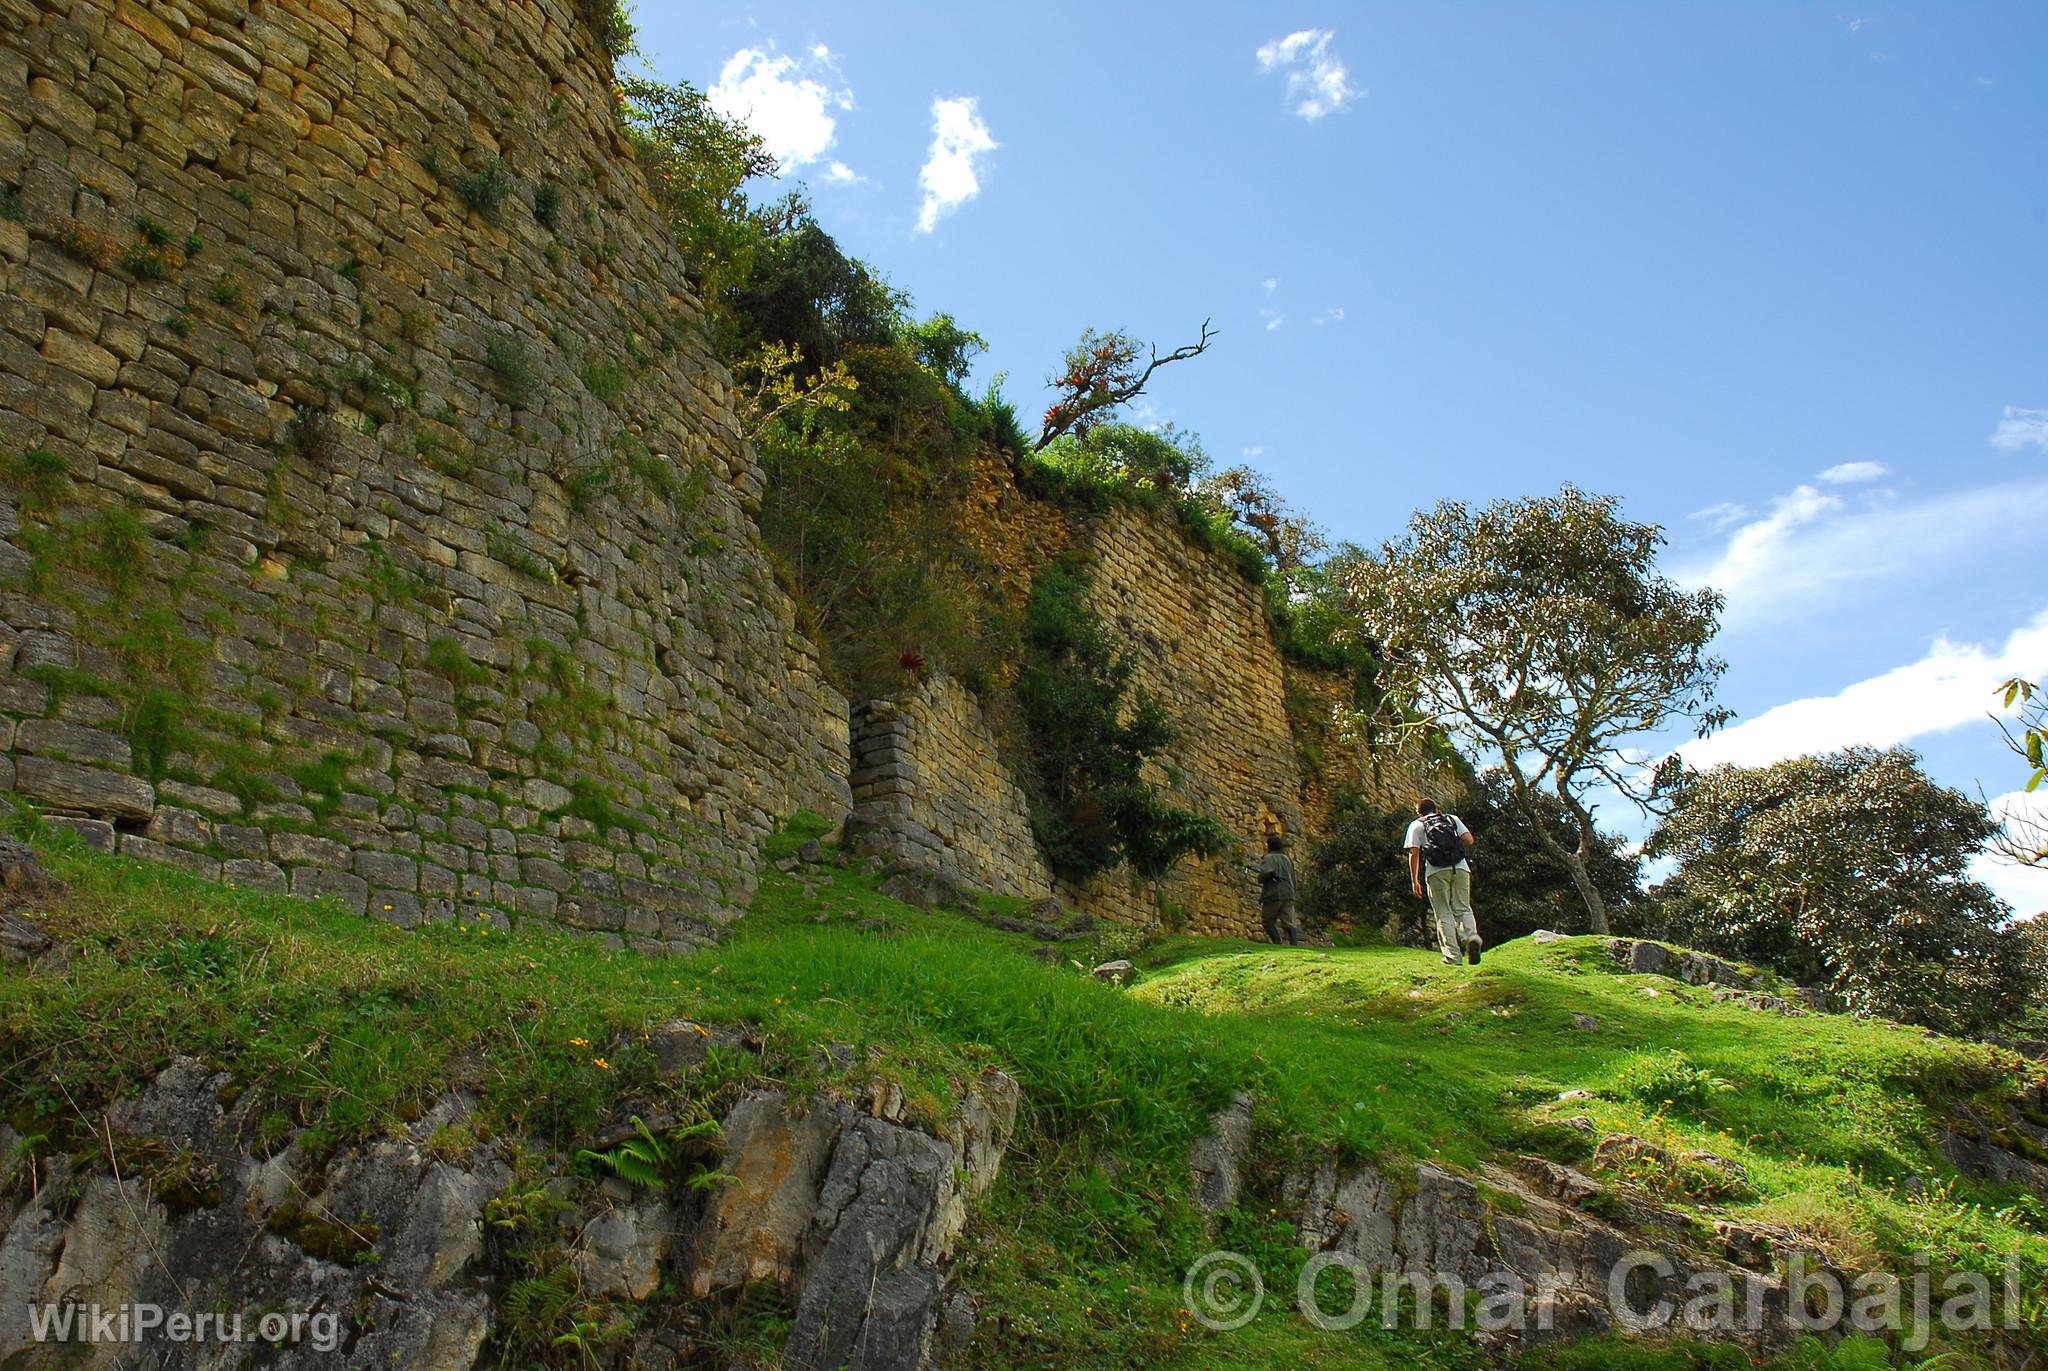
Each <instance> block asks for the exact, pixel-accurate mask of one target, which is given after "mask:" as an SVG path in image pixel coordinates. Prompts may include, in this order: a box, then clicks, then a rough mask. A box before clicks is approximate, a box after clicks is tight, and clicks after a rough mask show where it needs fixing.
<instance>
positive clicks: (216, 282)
mask: <svg viewBox="0 0 2048 1371" xmlns="http://www.w3.org/2000/svg"><path fill="white" fill-rule="evenodd" d="M206 293H207V294H208V295H210V296H212V297H213V302H214V303H215V304H216V305H221V306H224V307H226V308H228V309H240V308H241V307H242V282H241V278H240V277H238V276H235V275H234V274H233V273H231V272H223V273H222V274H221V275H219V276H216V277H214V279H213V284H212V285H211V286H209V287H208V288H207V292H206Z"/></svg>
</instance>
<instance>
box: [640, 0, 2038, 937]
mask: <svg viewBox="0 0 2048 1371" xmlns="http://www.w3.org/2000/svg"><path fill="white" fill-rule="evenodd" d="M637 18H638V21H639V24H640V32H641V42H642V46H643V47H644V49H645V50H646V53H647V57H648V60H649V62H650V63H651V65H652V66H653V68H654V69H655V70H656V71H657V72H658V73H659V74H661V75H662V76H664V77H668V78H671V79H673V78H687V79H689V80H691V81H693V82H695V83H697V84H698V85H699V86H700V87H703V88H705V89H707V90H711V91H713V94H714V99H715V100H718V101H719V102H721V103H722V104H723V105H724V106H726V107H727V108H730V109H734V110H743V111H745V112H747V113H748V114H749V115H750V122H751V123H752V124H753V125H754V126H755V127H756V128H757V129H758V130H760V131H762V132H763V133H764V134H766V135H767V136H768V137H769V139H770V142H771V145H772V146H774V147H775V149H776V150H777V151H778V153H780V154H781V155H782V157H783V159H784V162H785V168H786V173H785V174H786V179H787V180H788V181H790V182H792V183H794V182H798V181H801V182H803V183H804V184H805V185H807V186H808V187H809V190H810V193H811V196H812V199H813V201H814V203H815V205H816V208H817V213H818V217H819V219H820V221H821V222H822V223H823V224H824V225H825V226H826V228H827V229H828V230H830V231H831V232H832V233H833V234H834V235H835V236H836V237H838V238H839V240H840V242H841V243H842V244H843V245H844V246H845V247H846V248H847V249H848V250H849V251H851V252H853V253H855V254H856V255H858V256H860V257H862V258H864V259H866V260H867V261H869V262H871V263H873V264H875V265H876V266H877V267H879V268H880V269H881V270H882V271H883V272H884V273H886V274H887V275H888V276H889V277H890V279H891V280H892V281H893V282H894V283H895V284H896V285H897V286H899V287H901V288H903V289H905V290H907V291H909V292H910V293H911V294H912V296H913V297H914V298H915V300H916V302H917V305H918V307H919V308H920V310H922V311H927V312H928V311H932V310H945V311H947V312H949V313H951V314H952V315H954V316H955V317H956V318H957V319H959V320H960V321H961V322H962V323H963V324H966V325H967V326H969V327H972V328H975V329H977V330H979V331H980V332H981V333H982V334H983V335H984V336H986V337H987V339H988V340H989V342H990V345H991V346H990V351H989V352H988V354H987V355H986V356H984V357H983V358H982V359H981V361H980V363H979V365H978V366H977V369H976V377H977V381H978V382H980V383H985V382H987V381H988V380H990V379H992V378H994V377H995V376H996V375H998V374H999V373H1006V374H1007V380H1006V381H1005V390H1006V392H1007V393H1008V394H1009V396H1010V397H1011V398H1012V399H1013V400H1014V401H1016V402H1017V404H1018V408H1019V410H1020V412H1022V413H1023V414H1025V415H1026V416H1030V415H1033V414H1036V413H1037V412H1038V411H1039V410H1040V409H1042V408H1043V406H1044V404H1045V403H1046V400H1047V398H1048V396H1047V394H1046V391H1045V388H1044V385H1043V382H1044V380H1045V378H1046V377H1047V376H1048V375H1049V374H1050V373H1051V371H1052V369H1053V367H1054V365H1055V363H1056V361H1057V359H1058V356H1059V354H1060V352H1061V350H1062V349H1063V348H1065V347H1066V346H1067V345H1068V344H1070V343H1071V342H1072V341H1073V340H1074V338H1075V337H1076V336H1077V335H1078V334H1079V333H1080V331H1081V330H1082V329H1083V328H1084V327H1089V326H1093V327H1097V328H1112V327H1114V328H1124V329H1128V330H1130V331H1131V332H1133V333H1134V334H1137V335H1139V336H1141V337H1146V338H1152V339H1156V340H1158V341H1159V342H1160V343H1161V344H1162V350H1163V348H1164V347H1168V346H1172V345H1174V344H1177V343H1181V342H1186V341H1189V340H1191V339H1192V338H1193V337H1194V336H1195V333H1196V331H1197V329H1198V327H1199V326H1200V324H1201V322H1202V320H1203V319H1204V318H1210V319H1212V320H1213V322H1214V325H1215V327H1216V328H1217V329H1218V330H1219V331H1220V336H1219V337H1218V339H1217V341H1216V343H1215V345H1214V347H1213V348H1212V349H1211V352H1210V353H1209V355H1207V356H1205V357H1202V358H1200V359H1198V360H1196V361H1193V362H1190V363H1186V364H1184V365H1181V366H1176V367H1173V368H1170V369H1168V370H1166V371H1163V372H1161V373H1160V374H1159V376H1158V378H1157V385H1156V387H1155V389H1156V394H1155V395H1154V396H1153V397H1152V399H1151V402H1150V404H1149V406H1148V407H1147V408H1146V409H1145V410H1144V411H1142V412H1141V413H1140V414H1139V415H1138V416H1137V417H1139V418H1140V419H1141V420H1143V421H1151V422H1163V421H1166V420H1171V421H1173V422H1175V423H1177V424H1179V425H1181V426H1183V427H1186V428H1190V429H1193V430H1194V431H1196V432H1198V433H1200V434H1201V435H1202V438H1203V441H1204V444H1205V446H1206V447H1207V448H1208V450H1209V451H1210V452H1211V453H1212V454H1213V455H1215V456H1216V457H1217V458H1218V459H1220V460H1222V461H1226V462H1235V461H1240V460H1243V461H1249V462H1250V463H1251V464H1252V465H1254V466H1257V467H1258V468H1260V469H1261V470H1264V471H1266V472H1267V473H1269V474H1270V475H1271V476H1272V477H1273V478H1274V480H1275V481H1276V483H1277V484H1278V485H1279V486H1280V488H1281V489H1282V490H1283V491H1284V492H1285V493H1286V494H1287V495H1288V496H1289V497H1290V498H1291V499H1292V500H1293V501H1294V503H1296V504H1297V505H1298V506H1301V507H1303V508H1305V509H1306V510H1308V511H1309V512H1310V513H1311V514H1313V515H1314V516H1315V517H1316V518H1317V519H1318V520H1319V521H1320V522H1321V523H1322V524H1324V525H1325V526H1326V527H1327V528H1328V529H1329V530H1330V531H1331V533H1332V534H1333V535H1335V536H1337V537H1340V538H1348V539H1353V540H1356V541H1360V542H1366V543H1371V542H1376V541H1378V540H1380V539H1382V538H1385V537H1388V536H1390V535H1393V534H1395V533H1397V532H1398V531H1399V528H1400V526H1401V524H1402V523H1403V521H1404V520H1405V519H1406V518H1407V516H1408V514H1409V512H1410V511H1411V510H1412V509H1414V508H1415V507H1416V506H1418V505H1425V504H1430V503H1434V502H1435V501H1436V500H1437V499H1439V498H1443V497H1445V496H1456V497H1458V498H1461V499H1465V500H1468V501H1485V500H1490V499H1495V498H1499V497H1502V496H1510V495H1520V494H1530V493H1538V492H1546V491H1554V490H1555V489H1556V488H1557V487H1558V486H1559V485H1560V484H1562V483H1564V482H1566V481H1572V482H1576V483H1577V484H1579V485H1581V486H1583V487H1585V488H1587V489H1590V490H1596V491H1601V492H1611V493H1614V494H1618V495H1620V496H1622V497H1623V499H1624V501H1625V509H1626V511H1627V513H1628V514H1629V515H1631V516H1632V517H1635V518H1638V519H1644V520H1648V521H1652V522H1656V523H1659V524H1661V525H1663V526H1664V527H1665V528H1666V529H1667V531H1668V532H1669V535H1670V538H1671V547H1670V549H1669V554H1668V558H1667V563H1668V566H1669V567H1670V569H1671V570H1672V571H1673V572H1674V573H1676V574H1680V575H1682V576H1685V577H1688V578H1694V579H1700V580H1705V581H1709V582H1711V583H1713V584H1716V585H1718V586H1720V587H1722V588H1723V589H1724V590H1726V591H1727V592H1728V594H1729V596H1730V605H1729V613H1728V617H1727V627H1726V630H1725V632H1724V634H1723V637H1722V639H1721V643H1720V649H1721V652H1722V654H1723V655H1724V656H1725V657H1727V658H1728V660H1729V662H1730V668H1729V672H1728V675H1727V677H1726V680H1725V684H1724V688H1723V693H1724V696H1725V699H1726V701H1727V703H1729V704H1731V705H1732V706H1733V707H1734V708H1735V709H1737V710H1738V711H1739V714H1740V717H1741V721H1742V723H1741V725H1740V726H1738V727H1737V728H1736V729H1733V730H1730V731H1729V732H1727V733H1725V734H1723V735H1721V736H1720V737H1719V738H1718V739H1717V740H1716V741H1715V742H1713V743H1712V744H1710V745H1708V746H1707V747H1706V748H1704V749H1703V750H1702V751H1701V752H1700V753H1699V754H1697V756H1698V759H1699V760H1701V761H1712V760H1724V759H1726V760H1738V761H1744V762H1762V761H1768V760H1771V759H1773V758H1775V757H1777V756H1783V755H1792V754H1796V753H1798V752H1800V751H1805V750H1810V749H1812V748H1815V747H1834V746H1841V745H1844V744H1846V743H1850V742H1871V743H1878V744H1884V743H1891V742H1906V743H1909V744H1911V745H1912V746H1914V747H1917V748H1918V749H1920V750H1921V752H1922V753H1923V754H1924V755H1925V757H1926V758H1927V761H1928V765H1929V767H1930V769H1931V770H1932V771H1933V772H1934V774H1935V775H1936V776H1937V777H1938V778H1940V779H1941V780H1943V781H1944V782H1946V783H1948V784H1951V785H1956V786H1959V787H1962V788H1965V789H1968V790H1970V791H1973V792H1975V791H1977V790H1979V789H1980V788H1981V789H1982V790H1983V791H1984V792H1985V793H1986V794H1987V795H1988V796H1990V797H1992V798H1997V797H2000V796H2001V795H2002V794H2004V793H2005V792H2008V791H2011V790H2013V789H2014V788H2015V787H2016V785H2017V783H2018V781H2019V779H2020V777H2019V768H2018V766H2017V764H2016V763H2015V762H2014V760H2013V759H2012V758H2011V757H2010V756H2009V754H2007V753H2005V752H2004V750H2003V746H2002V744H2001V743H2000V741H1999V739H1998V735H1997V733H1996V730H1995V729H1994V728H1993V727H1992V725H1991V724H1990V723H1989V722H1988V721H1987V720H1986V719H1985V718H1984V713H1985V710H1986V709H1988V708H1989V707H1990V706H1991V704H1992V703H1993V698H1992V687H1993V686H1994V685H1995V684H1996V682H1997V681H1998V680H2000V679H2003V678H2004V677H2006V676H2010V675H2015V674H2023V675H2027V676H2030V677H2033V678H2035V679H2040V678H2042V677H2043V675H2044V674H2048V577H2044V576H2043V575H2042V568H2043V566H2044V565H2048V556H2044V553H2048V517H2044V512H2048V309H2044V305H2048V83H2044V82H2043V80H2042V79H2041V75H2040V64H2041V60H2042V54H2043V53H2044V52H2048V6H2042V5H2038V4H2031V5H2030V4H2017V3H2015V4H1943V5H1925V6H1919V7H1906V8H1901V7H1892V6H1884V7H1876V8H1870V9H1863V8H1860V7H1856V6H1847V7H1844V6H1838V5H1833V4H1827V5H1800V4H1750V5H1743V4H1727V3H1723V4H1713V5H1707V4H1697V5H1687V6H1675V5H1649V4H1626V5H1625V4H1620V3H1614V4H1599V5H1594V4H1582V5H1564V4H1550V5H1540V6H1532V5H1505V4H1502V5H1478V4H1471V5H1456V4H1420V3H1411V4H1404V5H1399V6H1388V7H1371V6H1356V5H1337V4H1303V5H1287V6H1274V5H1261V6H1221V5H1201V4H1123V5H1105V4H1093V5H1068V4H1036V5H1031V6H1009V7H1002V8H998V7H994V6H945V7H941V6H936V5H931V6H925V5H910V4H889V3H880V4H872V3H871V4H862V5H858V6H846V5H837V6H825V5H807V4H784V5H755V6H751V7H750V6H744V5H740V6H730V7H723V8H717V9H712V8H706V7H697V6H690V7H677V6H668V5H656V4H653V3H647V4H643V5H642V6H641V8H640V11H639V13H638V15H637ZM1798 701H1807V702H1810V703H1807V704H1805V705H1794V704H1793V702H1798ZM1780 706H1785V707H1786V708H1782V709H1778V712H1777V713H1772V712H1771V711H1772V710H1773V709H1774V708H1777V707H1780ZM2042 812H2043V813H2044V814H2048V808H2044V809H2043V810H2042ZM1615 817H1618V816H1615ZM1984 874H1986V875H1987V877H1989V878H1991V879H1992V880H1993V882H1994V884H1996V885H1997V886H1998V887H1999V888H2000V889H2001V890H2002V891H2003V892H2004V893H2006V894H2007V896H2008V898H2010V899H2012V900H2013V902H2014V903H2015V904H2016V905H2017V906H2019V907H2020V908H2021V909H2022V910H2023V911H2024V912H2032V911H2033V910H2037V909H2043V908H2048V873H2016V872H2013V871H2011V870H2010V869H1997V868H1986V870H1985V872H1984Z"/></svg>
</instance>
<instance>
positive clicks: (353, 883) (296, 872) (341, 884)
mask: <svg viewBox="0 0 2048 1371" xmlns="http://www.w3.org/2000/svg"><path fill="white" fill-rule="evenodd" d="M292 894H294V895H297V896H298V897H299V898H300V899H304V900H318V899H323V898H332V899H335V900H339V901H340V902H341V905H342V907H343V908H344V909H346V910H348V911H349V912H350V913H352V914H360V913H362V912H363V910H364V907H365V906H366V905H368V904H369V901H370V885H369V882H367V881H365V880H364V879H363V878H362V877H360V876H357V875H353V874H351V873H349V872H346V871H331V870H329V869H327V868H325V867H318V866H295V867H293V868H292Z"/></svg>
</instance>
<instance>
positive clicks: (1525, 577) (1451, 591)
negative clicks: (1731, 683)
mask: <svg viewBox="0 0 2048 1371" xmlns="http://www.w3.org/2000/svg"><path fill="white" fill-rule="evenodd" d="M1663 544H1664V536H1663V533H1662V531H1661V530H1660V529H1658V528H1657V527H1656V526H1655V525H1652V524H1637V523H1630V522H1629V521H1627V520H1626V519H1623V518H1622V517H1621V515H1620V512H1619V503H1618V501H1616V500H1615V499H1614V498H1613V497H1611V496H1595V495H1587V494H1585V493H1584V492H1582V491H1580V490H1578V489H1577V488H1575V487H1573V486H1566V487H1565V488H1564V489H1563V490H1562V491H1560V492H1559V493H1558V494H1556V495H1547V496H1532V497H1528V498H1524V499H1518V500H1503V501H1500V502H1499V503H1496V504H1493V505H1490V506H1488V507H1487V508H1485V509H1482V510H1477V511H1475V510H1472V509H1470V508H1468V507H1467V506H1466V505H1464V504H1463V503H1460V502H1458V501H1445V502H1444V503H1442V504H1439V505H1438V506H1437V507H1436V508H1435V509H1433V510H1428V511H1422V512H1418V513H1417V514H1416V515H1415V516H1414V518H1413V519H1412V520H1410V522H1409V526H1408V533H1407V535H1406V536H1405V537H1404V538H1401V539H1399V540H1396V541H1392V542H1388V543H1386V544H1385V545H1384V546H1383V547H1382V548H1381V550H1380V552H1379V553H1378V554H1377V555H1370V554H1368V555H1366V556H1364V557H1361V558H1359V559H1358V560H1357V561H1355V562H1353V563H1352V564H1351V565H1350V566H1349V567H1348V568H1347V575H1348V576H1349V578H1350V580H1351V583H1352V590H1353V591H1354V599H1355V601H1356V603H1357V604H1358V606H1359V614H1360V620H1361V623H1362V626H1363V628H1364V629H1365V631H1366V632H1368V633H1370V634H1371V635H1372V636H1373V637H1374V638H1376V639H1377V640H1378V641H1379V642H1380V644H1381V645H1382V647H1383V649H1384V653H1385V657H1386V661H1385V663H1384V665H1383V666H1382V667H1381V669H1380V674H1379V685H1380V688H1381V689H1382V690H1383V691H1384V692H1385V694H1386V695H1387V696H1388V697H1389V698H1391V699H1392V700H1394V701H1398V702H1402V703H1404V704H1410V705H1412V707H1413V708H1414V709H1415V710H1416V711H1417V712H1418V713H1419V714H1420V715H1421V716H1422V720H1423V721H1424V723H1425V724H1429V723H1434V724H1440V725H1442V726H1443V727H1445V728H1446V729H1448V730H1449V731H1451V732H1452V733H1453V734H1454V735H1456V736H1458V737H1460V738H1462V739H1463V740H1465V741H1467V742H1469V743H1471V744H1473V745H1474V746H1476V747H1477V748H1478V749H1479V751H1480V754H1481V755H1482V756H1483V757H1487V758H1489V759H1497V760H1498V761H1499V762H1500V764H1501V765H1502V766H1503V767H1504V768H1505V770H1506V773H1507V777H1508V780H1509V782H1510V783H1511V785H1512V787H1513V790H1514V793H1515V796H1516V803H1517V804H1518V805H1519V806H1520V807H1521V809H1522V811H1523V813H1524V815H1525V817H1527V818H1528V819H1529V821H1530V823H1531V824H1532V826H1534V828H1535V831H1536V832H1537V833H1538V835H1539V837H1542V838H1543V839H1544V841H1545V846H1546V849H1548V850H1550V851H1551V853H1552V855H1553V856H1555V857H1557V858H1559V860H1561V861H1564V862H1565V863H1566V864H1567V866H1568V867H1569V868H1570V869H1571V870H1572V871H1573V878H1574V882H1575V884H1577V886H1578V888H1579V892H1580V895H1581V896H1582V897H1583V898H1584V899H1585V901H1586V905H1587V911H1588V914H1589V917H1590V922H1591V924H1592V927H1593V929H1594V931H1595V932H1605V931H1606V913H1605V908H1604V902H1603V901H1602V900H1601V898H1600V895H1599V892H1598V890H1597V888H1596V887H1595V886H1594V885H1593V883H1592V882H1591V880H1590V878H1589V877H1588V876H1587V874H1586V856H1587V854H1588V853H1590V851H1591V850H1592V848H1593V846H1594V845H1595V843H1596V841H1597V834H1596V831H1595V829H1594V827H1593V816H1592V810H1591V808H1590V807H1589V804H1588V801H1587V796H1588V794H1589V793H1590V792H1591V791H1592V790H1594V789H1595V788H1597V787H1601V786H1607V787H1612V788H1613V789H1614V790H1616V791H1618V792H1619V793H1621V794H1622V795H1624V796H1627V797H1629V798H1630V799H1632V800H1634V801H1636V802H1637V803H1638V804H1641V805H1643V806H1645V807H1649V806H1651V805H1652V804H1654V802H1655V799H1656V788H1655V785H1654V784H1646V783H1645V781H1644V779H1643V778H1642V777H1641V775H1640V771H1641V768H1640V767H1639V766H1638V765H1637V764H1636V763H1635V762H1634V761H1632V760H1631V759H1630V758H1629V756H1628V755H1627V754H1626V753H1625V751H1624V748H1625V747H1626V746H1627V745H1628V743H1629V741H1630V740H1631V739H1634V738H1638V737H1640V736H1641V735H1643V734H1646V733H1654V732H1657V731H1660V730H1662V729H1665V728H1667V727H1669V726H1670V725H1671V724H1673V723H1674V722H1677V721H1680V720H1692V721H1695V722H1696V723H1697V724H1698V727H1699V731H1700V732H1702V733H1705V732H1706V731H1708V730H1710V729H1712V728H1715V727H1718V726H1719V725H1720V724H1721V723H1722V722H1724V721H1725V720H1726V719H1727V718H1728V717H1729V715H1728V713H1727V711H1725V710H1721V709H1718V708H1716V707H1715V706H1714V704H1713V699H1714V686H1715V683H1716V682H1717V681H1718V679H1719V678H1720V675H1721V672H1722V670H1723V669H1724V666H1725V663H1723V662H1721V661H1720V660H1719V659H1717V658H1715V657H1713V656H1711V655H1710V654H1709V653H1708V650H1707V648H1708V644H1709V643H1710V642H1711V641H1712V639H1713V637H1714V633H1715V631H1716V629H1717V628H1718V626H1719V620H1720V611H1721V604H1722V600H1721V596H1720V595H1719V594H1718V593H1717V592H1715V591H1713V590H1710V589H1704V588H1702V589H1698V590H1688V589H1686V588H1684V587H1682V586H1679V585H1677V584H1675V583H1674V582H1672V581H1671V580H1669V579H1668V578H1666V577H1664V576H1662V575H1660V574H1658V572H1657V569H1656V562H1657V552H1658V549H1659V548H1661V547H1662V546H1663ZM1546 786H1547V787H1548V789H1549V790H1550V793H1551V794H1553V795H1554V796H1555V797H1556V798H1557V800H1558V801H1559V802H1560V803H1561V804H1562V805H1563V806H1564V807H1565V809H1566V810H1567V812H1569V813H1570V814H1571V816H1572V819H1573V823H1574V826H1575V828H1576V829H1577V831H1578V840H1579V841H1578V851H1576V852H1570V851H1567V850H1564V849H1562V848H1561V847H1553V846H1552V844H1551V840H1550V839H1549V836H1548V829H1547V828H1546V827H1545V826H1544V825H1543V822H1542V816H1541V814H1540V813H1539V811H1538V810H1537V809H1536V801H1535V799H1534V795H1535V793H1536V792H1537V791H1538V790H1540V789H1542V788H1544V787H1546Z"/></svg>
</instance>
